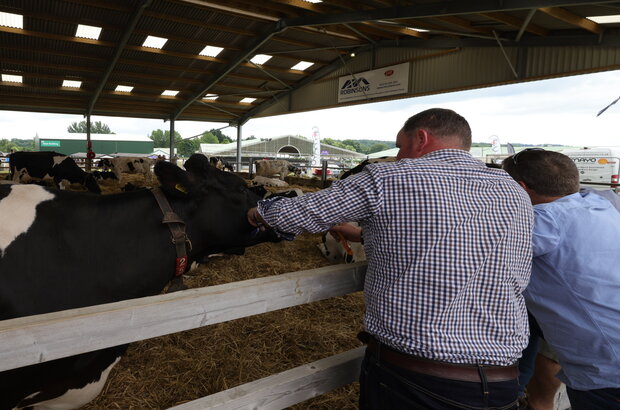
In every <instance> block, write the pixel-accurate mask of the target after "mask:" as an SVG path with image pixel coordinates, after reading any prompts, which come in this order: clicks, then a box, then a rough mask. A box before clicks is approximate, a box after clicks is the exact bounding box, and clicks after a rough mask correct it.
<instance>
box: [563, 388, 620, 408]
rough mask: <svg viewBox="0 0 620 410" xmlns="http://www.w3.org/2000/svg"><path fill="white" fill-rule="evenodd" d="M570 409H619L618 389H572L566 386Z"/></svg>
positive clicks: (619, 394) (619, 391)
mask: <svg viewBox="0 0 620 410" xmlns="http://www.w3.org/2000/svg"><path fill="white" fill-rule="evenodd" d="M566 393H568V400H569V401H570V408H571V409H572V410H619V409H620V389H598V390H587V391H581V390H573V389H571V388H570V387H568V386H566Z"/></svg>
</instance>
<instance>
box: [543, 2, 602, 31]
mask: <svg viewBox="0 0 620 410" xmlns="http://www.w3.org/2000/svg"><path fill="white" fill-rule="evenodd" d="M540 11H542V12H543V13H547V14H548V15H550V16H551V17H555V18H556V19H558V20H562V21H564V22H566V23H568V24H572V25H575V26H577V27H579V28H582V29H584V30H588V31H589V32H592V33H594V34H601V33H602V32H603V29H602V28H601V26H599V25H598V24H596V23H595V22H594V21H592V20H588V19H587V18H583V17H581V16H578V15H577V14H574V13H571V12H570V11H568V10H565V9H563V8H559V7H541V8H540Z"/></svg>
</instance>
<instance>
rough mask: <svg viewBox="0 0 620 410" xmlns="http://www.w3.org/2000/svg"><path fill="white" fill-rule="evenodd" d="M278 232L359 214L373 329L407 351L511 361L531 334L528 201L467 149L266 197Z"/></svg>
mask: <svg viewBox="0 0 620 410" xmlns="http://www.w3.org/2000/svg"><path fill="white" fill-rule="evenodd" d="M258 210H259V213H260V214H261V215H262V216H263V218H264V219H265V220H266V222H267V223H268V224H269V225H270V226H272V227H274V228H276V229H277V230H278V231H280V232H286V233H290V234H299V233H301V232H304V231H308V232H322V231H325V230H327V229H329V228H330V227H331V226H332V225H334V224H336V223H339V222H349V221H359V222H360V224H361V226H362V228H363V236H364V248H365V251H366V255H367V258H368V270H367V274H366V282H365V285H364V297H365V303H366V313H365V316H364V325H365V327H366V330H367V331H368V332H370V333H372V334H373V335H375V336H376V337H377V338H378V339H379V340H380V341H381V342H382V343H384V344H386V345H388V346H391V347H393V348H395V349H397V350H399V351H402V352H405V353H409V354H412V355H416V356H420V357H424V358H427V359H432V360H439V361H446V362H452V363H475V364H487V365H509V364H513V363H514V362H516V360H517V359H518V358H519V357H520V356H521V351H522V350H523V349H524V348H525V346H526V345H527V341H528V333H529V331H528V322H527V313H526V309H525V303H524V300H523V296H522V293H523V291H524V290H525V288H526V286H527V284H528V281H529V278H530V269H531V260H532V251H531V238H532V237H531V231H532V223H533V214H532V206H531V204H530V200H529V198H528V196H527V194H526V193H525V191H524V190H523V189H521V187H519V185H518V184H516V183H515V182H514V181H513V180H512V178H511V177H510V176H509V175H508V174H507V173H505V172H504V171H503V170H500V169H492V168H487V167H486V166H485V165H484V164H483V163H481V162H480V161H478V160H476V159H474V158H472V156H471V155H470V154H469V153H467V152H465V151H462V150H454V149H447V150H439V151H434V152H431V153H429V154H427V155H425V156H423V157H421V158H417V159H402V160H400V161H397V162H393V163H385V162H383V163H377V164H371V165H368V166H366V167H365V168H364V171H363V172H361V173H359V174H356V175H353V176H351V177H349V178H347V179H344V180H342V181H336V182H334V183H333V184H332V186H331V187H330V188H328V189H324V190H322V191H319V192H316V193H312V194H306V195H304V196H301V197H297V198H293V199H280V200H278V199H276V200H272V201H270V200H267V201H261V202H260V203H259V205H258Z"/></svg>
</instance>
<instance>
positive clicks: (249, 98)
mask: <svg viewBox="0 0 620 410" xmlns="http://www.w3.org/2000/svg"><path fill="white" fill-rule="evenodd" d="M254 101H256V98H251V97H245V98H244V99H243V100H241V101H239V102H242V103H245V104H250V103H253V102H254Z"/></svg>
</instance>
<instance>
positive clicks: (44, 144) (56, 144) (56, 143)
mask: <svg viewBox="0 0 620 410" xmlns="http://www.w3.org/2000/svg"><path fill="white" fill-rule="evenodd" d="M43 147H60V141H41V148H43Z"/></svg>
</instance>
